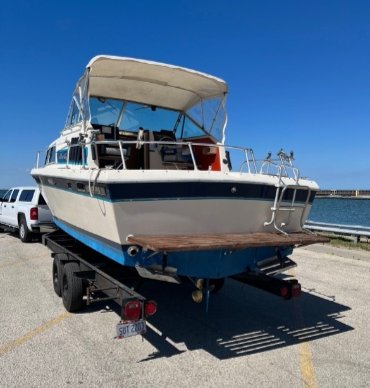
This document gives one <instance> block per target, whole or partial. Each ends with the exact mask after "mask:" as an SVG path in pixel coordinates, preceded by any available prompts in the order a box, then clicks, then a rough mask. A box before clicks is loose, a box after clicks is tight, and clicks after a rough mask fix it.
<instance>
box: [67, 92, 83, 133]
mask: <svg viewBox="0 0 370 388" xmlns="http://www.w3.org/2000/svg"><path fill="white" fill-rule="evenodd" d="M81 120H82V116H81V112H80V110H79V109H78V106H77V104H76V101H75V100H74V99H72V103H71V107H70V109H69V113H68V118H67V123H66V126H67V127H70V126H73V125H76V124H77V123H79V122H80V121H81Z"/></svg>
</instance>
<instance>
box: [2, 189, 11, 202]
mask: <svg viewBox="0 0 370 388" xmlns="http://www.w3.org/2000/svg"><path fill="white" fill-rule="evenodd" d="M11 195H12V190H9V191H8V192H7V193H6V194H5V195H4V198H3V202H9V199H10V196H11Z"/></svg>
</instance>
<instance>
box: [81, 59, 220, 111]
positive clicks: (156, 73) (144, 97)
mask: <svg viewBox="0 0 370 388" xmlns="http://www.w3.org/2000/svg"><path fill="white" fill-rule="evenodd" d="M86 67H87V74H88V90H89V91H88V94H89V95H90V96H101V97H107V98H116V99H124V100H129V101H134V102H140V103H143V104H148V105H155V106H160V107H164V108H169V109H175V110H179V111H185V110H187V109H188V108H189V107H192V106H194V105H196V104H197V103H198V102H200V101H203V100H206V99H210V98H213V97H217V96H225V95H226V93H227V84H226V82H225V81H223V80H221V79H219V78H216V77H213V76H210V75H207V74H204V73H200V72H198V71H195V70H190V69H186V68H183V67H179V66H172V65H166V64H164V63H158V62H152V61H145V60H140V59H134V58H125V57H116V56H105V55H99V56H96V57H94V58H93V59H91V61H90V62H89V63H88V65H87V66H86Z"/></svg>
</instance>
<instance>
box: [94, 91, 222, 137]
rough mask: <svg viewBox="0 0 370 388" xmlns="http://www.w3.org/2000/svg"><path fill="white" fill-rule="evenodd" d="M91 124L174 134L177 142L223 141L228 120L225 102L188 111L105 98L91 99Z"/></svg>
mask: <svg viewBox="0 0 370 388" xmlns="http://www.w3.org/2000/svg"><path fill="white" fill-rule="evenodd" d="M90 117H91V119H90V121H91V124H98V125H109V126H115V127H117V128H119V130H122V131H128V132H138V131H139V128H144V129H148V130H151V131H161V130H166V131H172V132H173V133H174V134H175V135H176V138H177V139H192V138H199V137H205V136H209V135H211V136H212V137H213V138H214V139H215V140H216V141H218V142H222V141H223V131H224V126H225V121H226V112H225V109H224V100H223V99H221V98H214V99H210V100H207V101H202V102H200V103H198V104H196V105H194V106H193V107H191V108H190V109H189V110H187V111H186V112H181V111H176V110H171V109H165V108H160V107H157V106H154V105H145V104H140V103H135V102H128V101H124V100H117V99H111V98H105V97H90Z"/></svg>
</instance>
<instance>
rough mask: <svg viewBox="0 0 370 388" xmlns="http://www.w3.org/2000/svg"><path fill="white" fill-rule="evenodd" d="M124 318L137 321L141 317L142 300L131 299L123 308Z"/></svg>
mask: <svg viewBox="0 0 370 388" xmlns="http://www.w3.org/2000/svg"><path fill="white" fill-rule="evenodd" d="M122 315H123V319H124V320H126V321H137V320H139V319H140V318H141V302H140V301H138V300H130V301H129V302H127V303H126V304H125V305H124V306H123V308H122Z"/></svg>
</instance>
